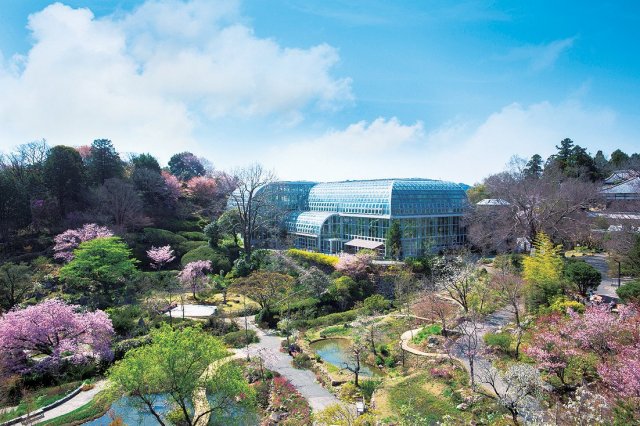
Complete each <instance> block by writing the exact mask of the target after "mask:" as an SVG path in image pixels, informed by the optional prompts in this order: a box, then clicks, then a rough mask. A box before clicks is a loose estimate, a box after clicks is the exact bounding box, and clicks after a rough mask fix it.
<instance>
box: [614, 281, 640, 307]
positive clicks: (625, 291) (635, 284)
mask: <svg viewBox="0 0 640 426" xmlns="http://www.w3.org/2000/svg"><path fill="white" fill-rule="evenodd" d="M616 294H617V295H618V297H619V298H620V300H622V301H623V302H624V303H639V302H640V280H636V281H630V282H628V283H626V284H624V285H622V286H620V288H618V289H616Z"/></svg>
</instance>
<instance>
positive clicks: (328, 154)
mask: <svg viewBox="0 0 640 426" xmlns="http://www.w3.org/2000/svg"><path fill="white" fill-rule="evenodd" d="M617 126H618V123H617V120H616V114H615V113H614V112H613V111H611V110H609V109H607V108H601V109H591V108H587V107H585V106H584V105H582V104H580V103H578V102H574V101H568V102H565V103H561V104H552V103H549V102H540V103H537V104H532V105H529V106H523V105H519V104H511V105H507V106H505V107H504V108H502V109H501V110H500V111H497V112H495V113H493V114H491V115H490V116H488V117H487V118H486V119H485V120H484V121H483V122H482V123H479V124H478V123H472V122H464V121H461V120H456V121H453V122H449V123H445V124H444V125H442V126H440V127H438V128H435V129H433V130H431V131H428V132H427V131H425V130H424V129H423V125H422V124H421V123H419V122H418V123H415V124H412V125H406V124H402V123H401V122H399V121H398V120H397V119H395V118H393V119H390V120H385V119H382V118H378V119H377V120H375V121H373V122H372V123H370V124H367V123H365V122H360V123H357V124H353V125H351V126H348V127H347V128H346V129H344V130H340V131H332V132H329V133H327V134H325V135H322V136H320V137H317V138H312V139H308V140H303V141H301V142H297V143H293V144H290V145H289V146H287V147H285V148H284V149H279V150H275V149H274V150H272V151H271V152H270V153H269V155H267V159H268V160H267V162H268V164H269V165H270V166H271V167H274V168H276V169H277V171H278V172H279V175H280V177H281V178H285V179H310V180H340V179H362V178H381V177H426V178H434V179H444V180H451V181H455V182H466V183H470V184H471V183H474V182H477V181H479V180H481V179H482V178H483V177H485V176H487V175H489V174H492V173H496V172H499V171H501V170H503V169H504V167H505V164H506V163H507V162H508V161H509V159H510V158H511V157H512V156H513V155H520V156H523V157H530V156H531V155H533V154H535V153H538V154H540V155H542V156H543V157H544V158H546V157H547V156H548V155H550V154H552V153H553V152H555V145H557V144H558V143H559V142H560V140H562V139H564V138H566V137H570V138H572V139H573V140H574V142H575V143H577V144H579V145H581V146H583V147H586V148H587V149H590V150H592V151H594V150H596V149H599V147H601V146H602V142H603V141H606V140H616V144H617V145H619V146H625V144H628V145H629V146H631V143H632V139H631V138H629V137H626V135H625V134H624V133H623V132H622V130H621V129H619V128H618V127H617Z"/></svg>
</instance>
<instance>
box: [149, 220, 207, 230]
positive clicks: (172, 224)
mask: <svg viewBox="0 0 640 426" xmlns="http://www.w3.org/2000/svg"><path fill="white" fill-rule="evenodd" d="M204 225H206V223H204V222H202V220H201V219H199V218H193V219H191V220H179V219H171V218H167V219H164V220H162V221H161V222H160V223H158V226H159V227H160V228H162V229H168V230H169V231H172V232H180V231H187V232H188V231H192V232H199V231H200V232H201V231H202V228H203V226H204Z"/></svg>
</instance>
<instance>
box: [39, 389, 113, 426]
mask: <svg viewBox="0 0 640 426" xmlns="http://www.w3.org/2000/svg"><path fill="white" fill-rule="evenodd" d="M106 384H107V381H106V380H100V381H99V382H96V384H95V386H94V387H93V388H92V389H89V390H88V391H85V392H80V393H79V394H78V395H76V396H74V397H73V398H71V399H70V400H69V401H67V402H65V403H63V404H60V405H59V406H57V407H56V408H53V409H51V410H49V411H47V412H45V413H44V417H43V418H41V419H39V420H38V421H37V423H42V422H46V421H48V420H52V419H55V418H56V417H60V416H62V415H65V414H68V413H70V412H72V411H74V410H76V409H78V408H80V407H82V406H83V405H85V404H88V403H89V402H91V400H92V399H93V397H94V396H96V395H97V394H98V392H100V391H101V390H103V389H104V388H105V386H106ZM37 423H36V424H37Z"/></svg>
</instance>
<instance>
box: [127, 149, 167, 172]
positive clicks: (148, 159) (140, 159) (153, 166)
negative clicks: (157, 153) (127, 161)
mask: <svg viewBox="0 0 640 426" xmlns="http://www.w3.org/2000/svg"><path fill="white" fill-rule="evenodd" d="M131 164H133V167H134V168H135V169H136V170H140V169H147V170H151V171H154V172H157V173H158V174H160V172H161V169H160V164H159V163H158V160H157V159H156V158H155V157H154V156H153V155H151V154H140V155H136V156H135V157H133V158H132V159H131Z"/></svg>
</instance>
